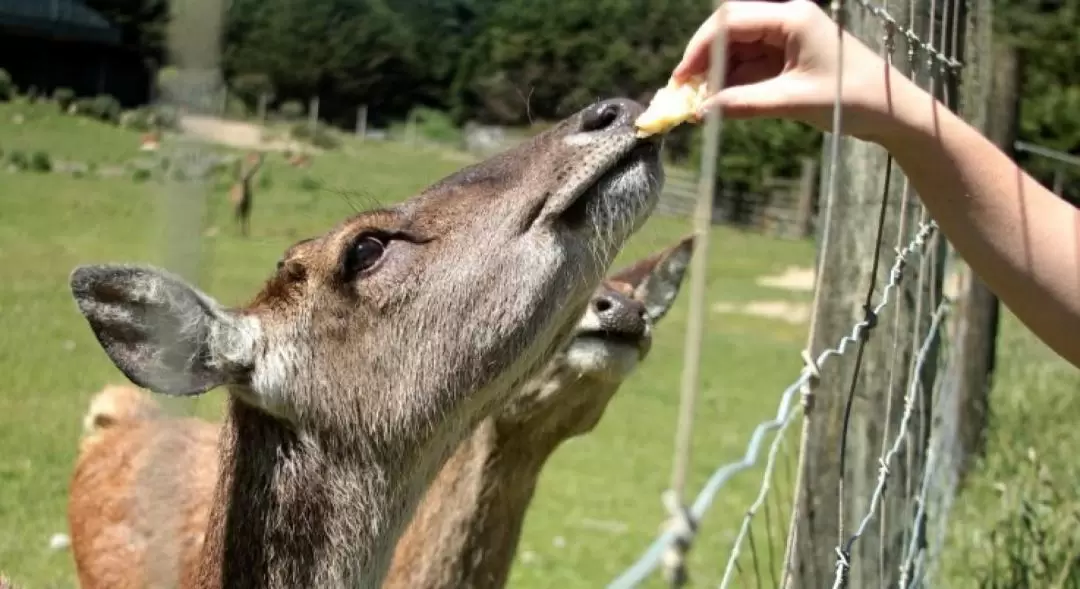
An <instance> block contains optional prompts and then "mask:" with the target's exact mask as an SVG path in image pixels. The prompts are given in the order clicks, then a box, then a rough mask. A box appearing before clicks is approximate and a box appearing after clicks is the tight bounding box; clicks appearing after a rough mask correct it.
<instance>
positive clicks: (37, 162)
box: [29, 151, 52, 174]
mask: <svg viewBox="0 0 1080 589" xmlns="http://www.w3.org/2000/svg"><path fill="white" fill-rule="evenodd" d="M29 164H30V165H29V167H30V169H31V170H33V171H34V172H41V173H44V174H47V173H49V172H51V171H52V159H50V158H49V154H47V153H45V152H44V151H35V152H34V153H32V154H30V162H29Z"/></svg>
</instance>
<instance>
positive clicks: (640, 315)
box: [592, 293, 648, 337]
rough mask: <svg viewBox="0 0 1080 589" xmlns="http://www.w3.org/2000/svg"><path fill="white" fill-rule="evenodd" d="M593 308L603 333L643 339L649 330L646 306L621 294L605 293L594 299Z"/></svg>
mask: <svg viewBox="0 0 1080 589" xmlns="http://www.w3.org/2000/svg"><path fill="white" fill-rule="evenodd" d="M592 306H593V311H594V312H595V313H596V316H597V318H598V319H599V320H600V329H602V330H603V331H606V332H609V333H616V334H619V335H625V336H632V337H641V336H643V335H645V332H646V330H647V329H648V326H647V324H646V320H645V305H644V304H643V303H641V302H640V301H636V300H634V299H631V298H630V297H627V296H623V295H620V294H615V293H605V294H603V295H599V296H597V297H594V298H593V300H592Z"/></svg>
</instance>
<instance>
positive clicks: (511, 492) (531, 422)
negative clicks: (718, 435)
mask: <svg viewBox="0 0 1080 589" xmlns="http://www.w3.org/2000/svg"><path fill="white" fill-rule="evenodd" d="M692 249H693V238H692V237H687V238H685V239H683V240H681V241H680V242H679V243H678V244H676V245H674V246H672V247H669V248H667V249H665V250H663V251H661V252H658V253H656V254H654V255H652V256H649V257H648V258H645V259H642V260H639V261H637V262H635V263H633V264H631V265H630V266H628V267H627V268H624V269H623V270H621V271H618V272H616V273H614V274H612V275H611V276H609V277H608V279H606V280H605V281H604V282H603V283H602V284H601V285H600V286H599V287H597V289H596V291H595V292H594V293H593V296H592V298H591V300H590V301H589V305H588V307H587V309H586V311H585V313H584V315H583V316H582V317H581V318H580V320H579V321H578V323H577V325H576V326H575V328H574V331H573V334H572V336H571V339H570V341H569V342H568V344H567V345H566V346H565V347H564V348H562V349H561V350H560V352H559V353H558V354H556V355H555V356H554V357H553V358H552V359H551V360H550V361H549V362H548V364H547V365H546V366H545V367H544V369H543V370H542V371H540V372H539V373H538V374H537V375H536V376H534V377H533V378H532V379H530V380H529V381H528V382H526V383H525V384H524V386H523V387H522V388H521V389H520V391H519V392H518V393H517V394H515V395H514V396H513V397H511V400H510V401H509V402H508V403H507V404H506V405H505V406H504V407H503V408H502V409H500V410H498V411H496V412H495V413H494V414H492V415H491V417H489V418H487V419H485V420H484V421H483V422H482V423H481V424H480V425H479V427H478V428H477V429H476V430H475V431H474V432H473V434H472V435H471V436H470V437H469V438H468V439H466V440H465V441H464V442H462V444H461V445H460V446H459V447H458V449H457V450H456V452H455V453H454V455H453V456H451V457H450V459H449V460H448V461H447V463H446V464H445V466H443V469H442V470H441V471H440V472H439V475H438V476H437V477H436V478H435V481H434V482H433V483H432V485H431V487H430V488H429V489H428V490H427V493H426V495H425V496H424V499H423V501H422V502H421V504H420V507H419V508H418V509H417V511H416V514H415V516H414V518H413V520H412V521H411V522H410V524H409V527H408V528H407V529H406V531H405V533H404V534H403V535H402V537H401V540H400V541H399V542H398V545H397V549H396V551H395V553H394V560H393V563H392V564H391V567H390V572H389V575H388V576H387V579H386V583H385V584H384V585H383V589H452V588H456V587H472V588H474V589H479V588H481V587H483V588H498V587H502V586H503V585H504V584H505V583H506V579H507V577H508V575H509V573H510V568H511V565H512V563H513V558H514V553H515V552H516V550H517V545H518V540H519V538H520V534H521V529H522V525H523V523H524V520H525V514H526V512H527V510H528V507H529V504H530V502H531V501H532V497H533V492H534V490H535V488H536V484H537V482H538V480H539V478H540V473H541V471H542V469H543V466H544V464H545V462H546V461H547V459H548V458H549V457H550V456H551V454H552V453H553V452H554V451H555V449H556V448H557V447H558V446H559V445H560V444H561V443H562V442H564V441H566V440H568V439H570V438H572V437H574V436H579V435H582V434H584V433H586V432H588V431H590V430H592V429H593V428H594V427H595V426H596V424H597V423H598V422H599V420H600V418H601V416H602V415H603V413H604V411H605V409H606V408H607V406H608V403H609V402H610V401H611V399H612V397H613V396H614V394H615V392H616V391H617V390H618V389H619V387H620V386H621V385H622V384H623V382H625V380H626V379H627V378H628V377H629V376H630V374H632V373H633V371H634V370H635V368H636V367H637V366H638V365H639V364H640V363H641V361H642V360H644V358H645V357H646V356H647V354H648V353H649V349H650V346H651V343H652V329H653V327H654V326H655V325H656V322H657V321H659V320H660V319H661V318H662V317H663V316H664V315H665V314H666V313H667V311H668V309H669V308H670V307H671V305H672V304H673V303H674V301H675V297H676V295H677V294H678V292H679V288H680V286H681V285H682V280H683V276H684V274H685V272H686V267H687V263H688V261H689V258H690V255H691V253H692Z"/></svg>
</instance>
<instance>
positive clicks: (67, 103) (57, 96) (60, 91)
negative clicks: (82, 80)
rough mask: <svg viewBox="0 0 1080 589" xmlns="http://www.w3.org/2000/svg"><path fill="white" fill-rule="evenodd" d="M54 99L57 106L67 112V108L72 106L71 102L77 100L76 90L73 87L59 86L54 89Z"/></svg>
mask: <svg viewBox="0 0 1080 589" xmlns="http://www.w3.org/2000/svg"><path fill="white" fill-rule="evenodd" d="M52 97H53V101H54V102H56V106H58V107H59V108H60V110H61V111H63V112H67V109H68V108H70V107H71V104H72V103H73V102H74V101H75V91H74V90H72V89H71V88H57V89H56V90H54V91H53V96H52Z"/></svg>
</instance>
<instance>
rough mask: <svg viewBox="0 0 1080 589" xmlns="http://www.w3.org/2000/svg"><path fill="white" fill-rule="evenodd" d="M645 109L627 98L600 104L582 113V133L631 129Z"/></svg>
mask: <svg viewBox="0 0 1080 589" xmlns="http://www.w3.org/2000/svg"><path fill="white" fill-rule="evenodd" d="M644 111H645V109H644V107H642V106H641V105H640V104H638V103H636V102H634V101H633V100H628V99H626V98H612V99H610V100H604V101H601V102H598V103H596V104H594V105H592V106H590V107H588V108H587V109H585V111H584V112H583V113H581V131H582V132H584V133H591V132H595V131H606V130H608V129H616V128H619V127H629V126H631V125H632V124H633V122H634V119H635V118H637V117H638V115H640V114H641V113H642V112H644Z"/></svg>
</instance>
